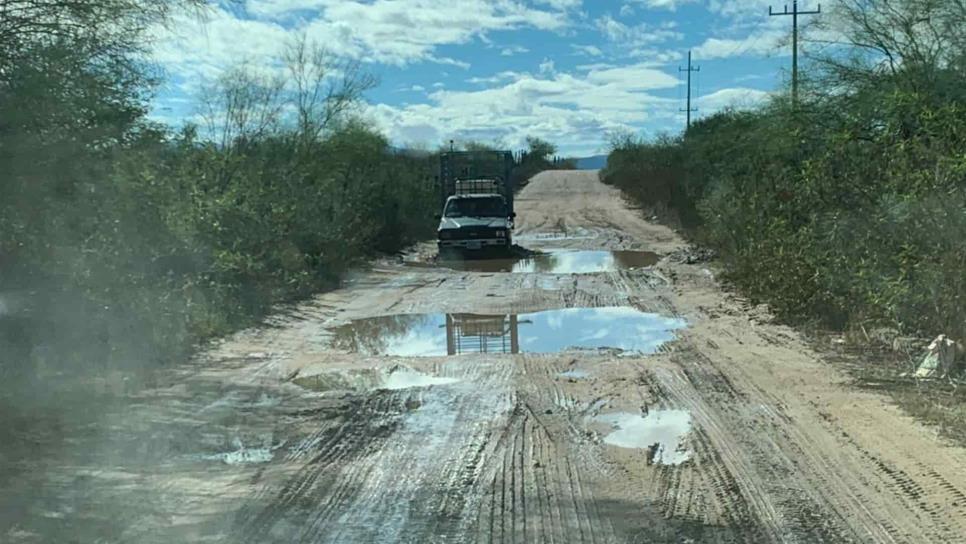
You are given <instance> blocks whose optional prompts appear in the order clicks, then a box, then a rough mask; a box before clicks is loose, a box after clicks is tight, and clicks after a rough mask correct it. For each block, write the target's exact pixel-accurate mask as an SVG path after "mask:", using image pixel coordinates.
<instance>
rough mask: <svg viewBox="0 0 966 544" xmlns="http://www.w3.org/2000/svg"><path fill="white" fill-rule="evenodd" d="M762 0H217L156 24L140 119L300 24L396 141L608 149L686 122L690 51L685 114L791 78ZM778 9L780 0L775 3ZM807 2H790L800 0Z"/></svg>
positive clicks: (779, 23) (186, 114) (782, 39)
mask: <svg viewBox="0 0 966 544" xmlns="http://www.w3.org/2000/svg"><path fill="white" fill-rule="evenodd" d="M769 4H770V3H769V2H768V1H762V0H448V1H445V0H232V1H229V0H221V1H212V5H211V8H210V9H209V10H208V11H207V13H205V14H204V16H202V17H198V16H196V15H184V16H179V17H178V18H177V19H176V20H175V21H174V22H173V24H170V25H168V27H166V28H165V29H158V30H157V31H156V36H155V40H154V45H153V55H154V60H155V61H156V62H157V63H158V64H159V66H160V67H161V68H162V69H163V71H164V74H165V76H166V77H165V83H164V84H162V86H161V87H160V88H159V90H158V92H157V95H156V97H155V98H154V102H153V109H152V117H153V118H154V119H156V120H158V121H163V122H166V123H169V124H171V125H173V126H178V125H180V124H183V123H184V122H185V121H189V120H197V116H198V114H199V111H200V108H199V106H198V104H199V101H200V100H201V98H202V93H203V89H204V88H205V83H207V82H211V81H213V80H215V79H216V78H217V77H218V75H219V74H220V73H222V72H223V71H224V70H225V69H227V68H230V67H232V66H235V65H238V64H241V63H245V64H246V65H249V66H275V65H277V64H278V59H279V57H280V55H281V53H282V51H283V50H284V48H285V46H286V44H288V43H291V41H292V40H293V39H295V38H297V37H298V36H305V37H306V38H307V39H308V40H309V41H310V42H312V43H314V44H317V45H320V46H322V47H324V48H325V49H326V50H327V51H328V52H329V53H330V54H332V55H334V56H338V57H342V58H346V59H353V60H358V61H359V62H360V63H361V65H362V67H363V69H364V70H365V71H367V72H368V73H371V74H373V75H374V76H376V78H377V79H378V81H379V84H378V86H376V87H375V88H373V89H371V90H369V91H367V92H366V94H365V103H364V104H363V105H362V106H361V107H360V108H359V111H358V112H357V113H358V115H360V116H362V117H363V118H365V119H366V120H368V121H369V122H370V123H372V124H373V125H374V126H376V127H377V128H378V129H379V130H381V131H382V132H383V133H384V134H386V135H387V137H388V138H389V139H390V140H391V141H392V142H393V144H394V145H397V146H400V147H406V146H418V147H423V148H435V147H438V146H440V145H443V144H444V143H446V142H448V141H449V140H450V139H455V140H457V141H465V140H474V141H481V142H487V143H493V144H497V145H500V146H502V147H505V148H508V149H520V148H522V147H523V144H524V141H525V138H526V137H527V136H536V137H540V138H543V139H546V140H549V141H551V142H553V143H555V144H556V145H557V146H558V148H559V150H560V153H561V154H564V155H567V156H590V155H595V154H601V153H606V151H607V147H608V142H609V141H610V138H612V137H613V135H615V134H623V133H633V134H636V135H640V136H643V137H645V138H650V137H654V136H656V135H658V134H661V133H677V132H680V131H681V130H682V129H683V128H684V124H685V114H684V113H683V111H682V110H683V109H684V108H685V96H686V88H687V85H686V77H687V73H686V72H682V71H681V70H680V69H681V68H683V67H686V66H687V54H688V51H689V50H691V51H692V55H693V62H694V66H695V67H700V72H695V73H693V76H692V78H693V81H692V88H693V97H694V98H693V107H695V108H697V109H698V111H697V112H695V113H694V114H693V115H694V117H695V118H700V117H701V116H705V115H709V114H711V113H714V112H715V111H719V110H721V109H722V108H725V107H739V108H743V107H753V106H754V105H756V104H760V103H761V102H762V101H764V100H766V99H767V97H768V95H769V93H770V92H774V91H775V90H776V89H778V88H779V87H781V86H782V85H783V84H784V82H785V81H786V80H787V77H788V68H789V66H790V58H791V50H790V46H789V35H790V29H791V18H790V17H769V16H768V7H769ZM774 5H775V7H776V8H778V9H781V4H774ZM813 7H814V6H810V5H808V2H807V1H806V2H804V3H803V5H802V8H803V9H806V8H813Z"/></svg>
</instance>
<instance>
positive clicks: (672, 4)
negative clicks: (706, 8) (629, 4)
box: [634, 0, 698, 11]
mask: <svg viewBox="0 0 966 544" xmlns="http://www.w3.org/2000/svg"><path fill="white" fill-rule="evenodd" d="M634 1H635V2H637V3H639V4H644V5H645V6H647V7H649V8H652V9H669V10H671V11H674V10H676V9H678V6H681V5H683V4H693V3H695V2H697V1H698V0H634Z"/></svg>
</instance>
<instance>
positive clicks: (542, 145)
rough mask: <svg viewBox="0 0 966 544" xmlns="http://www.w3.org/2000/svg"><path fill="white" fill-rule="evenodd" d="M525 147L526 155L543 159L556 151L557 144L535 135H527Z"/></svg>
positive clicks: (546, 158)
mask: <svg viewBox="0 0 966 544" xmlns="http://www.w3.org/2000/svg"><path fill="white" fill-rule="evenodd" d="M527 149H528V151H527V155H529V156H530V157H533V158H536V159H540V160H544V161H546V160H549V159H550V158H551V157H553V156H554V154H556V153H557V146H555V145H553V144H552V143H550V142H548V141H546V140H542V139H540V138H537V137H536V136H527Z"/></svg>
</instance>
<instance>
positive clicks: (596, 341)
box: [333, 307, 687, 357]
mask: <svg viewBox="0 0 966 544" xmlns="http://www.w3.org/2000/svg"><path fill="white" fill-rule="evenodd" d="M685 326H687V323H686V322H685V321H684V320H683V319H679V318H672V317H667V316H662V315H658V314H651V313H645V312H641V311H639V310H636V309H634V308H623V307H616V308H569V309H564V310H552V311H546V312H537V313H531V314H520V315H475V314H420V315H396V316H387V317H375V318H370V319H361V320H356V321H353V322H351V323H349V324H348V325H344V326H342V327H338V328H336V329H334V333H335V336H334V339H333V345H334V346H335V347H337V348H339V349H344V350H347V351H351V352H356V353H363V354H367V355H394V356H401V357H438V356H445V355H459V354H463V353H555V352H559V351H563V350H566V349H568V348H579V349H601V348H612V349H617V350H621V351H625V352H637V353H653V352H655V351H656V350H657V349H658V348H659V347H660V346H661V345H662V344H664V343H665V342H668V341H670V340H673V339H674V331H675V330H677V329H681V328H684V327H685Z"/></svg>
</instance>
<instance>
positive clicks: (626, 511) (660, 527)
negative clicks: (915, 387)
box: [0, 171, 966, 543]
mask: <svg viewBox="0 0 966 544" xmlns="http://www.w3.org/2000/svg"><path fill="white" fill-rule="evenodd" d="M517 211H518V213H519V219H518V226H517V227H518V228H517V232H516V243H517V244H519V245H520V246H522V247H524V248H527V249H529V250H532V251H537V252H540V254H539V255H535V256H533V257H532V258H528V259H521V260H516V261H492V262H482V263H453V264H449V265H447V264H446V263H437V262H436V261H435V248H434V246H433V245H432V244H430V243H426V244H422V245H419V246H417V247H415V248H413V249H412V250H411V251H410V252H409V253H407V254H406V255H405V256H404V257H403V258H401V259H385V260H383V261H379V262H375V263H373V264H372V266H371V268H369V269H367V270H361V271H358V272H356V273H355V274H353V275H352V277H350V278H349V280H348V281H347V282H346V284H345V285H344V286H343V287H342V288H340V289H338V290H336V291H332V292H328V293H325V294H321V295H318V296H316V297H314V298H313V299H311V300H309V301H306V302H304V303H302V304H299V305H297V306H294V307H290V308H285V309H281V310H280V311H279V313H278V314H277V315H275V316H274V317H273V318H272V319H270V320H269V321H268V322H267V323H266V324H265V325H264V326H262V327H259V328H255V329H250V330H246V331H242V332H240V333H238V334H236V335H234V336H233V337H231V338H228V339H225V340H223V341H220V342H218V343H216V344H214V345H212V346H211V347H210V348H209V349H207V350H205V351H203V352H202V353H200V354H199V355H198V356H197V357H196V358H195V359H194V360H192V361H191V362H190V363H185V364H183V365H180V366H178V367H177V368H175V369H173V370H168V371H165V372H163V373H162V375H161V376H160V377H158V378H157V379H156V383H153V384H152V385H151V386H150V387H148V388H146V389H138V390H137V391H134V392H131V393H128V394H125V395H122V398H121V400H119V401H118V402H116V403H112V404H110V405H109V406H105V407H102V408H101V409H100V412H98V414H97V417H96V418H92V417H91V416H90V415H89V414H88V415H85V414H82V413H78V414H73V415H61V416H59V417H58V418H56V419H51V421H50V423H49V424H47V425H45V426H41V427H39V428H37V429H36V430H35V432H36V436H37V438H36V440H37V443H38V444H43V445H46V446H47V447H46V448H44V451H46V452H48V453H47V454H45V455H42V456H36V457H35V458H34V459H31V460H29V461H24V464H23V466H21V467H19V468H18V470H17V471H15V472H10V471H7V472H5V473H4V479H5V481H4V482H3V486H2V488H3V489H5V490H6V491H5V492H4V495H3V497H0V511H2V512H3V513H2V514H0V516H2V518H0V521H2V522H3V525H2V526H0V527H3V529H0V536H2V537H3V538H0V540H2V541H3V542H10V543H34V542H65V543H70V542H84V543H88V542H96V543H108V542H131V543H172V542H184V543H202V542H205V543H208V542H217V543H221V542H225V543H236V542H237V543H295V542H305V543H308V542H312V543H315V542H319V543H322V542H347V543H370V542H412V543H429V542H446V543H471V542H473V543H476V542H481V543H482V542H487V543H489V542H499V543H510V542H518V543H530V542H559V543H565V542H574V543H578V542H580V543H608V542H656V543H663V542H669V543H670V542H718V543H731V542H749V543H751V542H754V543H759V542H765V543H767V542H830V543H840V542H889V543H892V542H910V543H923V542H963V541H964V540H966V453H964V450H963V449H961V448H957V447H953V446H951V445H949V444H947V443H945V442H944V441H943V440H942V439H941V438H940V437H939V436H938V433H937V431H936V430H935V429H931V428H928V427H925V426H923V425H921V424H919V423H917V422H916V421H914V420H912V419H911V418H909V417H907V416H905V415H903V414H902V413H900V412H899V411H898V410H897V409H896V408H895V407H894V406H892V405H891V404H890V403H889V402H888V400H887V399H886V398H885V397H883V396H880V395H879V394H877V393H874V392H869V391H866V390H861V389H858V388H857V387H854V386H853V385H851V383H850V381H849V379H848V378H847V377H846V376H845V375H844V374H843V373H842V371H841V370H840V369H839V367H837V366H835V365H833V364H831V363H829V362H827V361H823V359H822V356H821V355H819V354H818V353H816V351H814V349H812V348H811V347H810V345H809V344H807V343H806V342H805V341H804V339H803V338H802V337H800V336H799V335H798V334H797V333H796V332H795V331H794V330H792V329H790V328H788V327H785V326H782V325H780V324H777V323H775V322H774V321H773V320H772V319H771V318H770V316H769V315H768V314H767V312H765V311H764V310H763V309H761V308H756V307H752V306H750V305H749V304H747V303H746V302H744V301H743V300H741V299H740V298H738V297H736V296H734V295H732V294H729V293H728V292H727V291H726V290H724V289H722V287H721V286H720V284H719V282H718V281H717V279H716V277H715V272H714V270H713V269H712V268H710V267H709V266H710V265H709V264H707V263H700V262H697V263H694V262H692V264H687V261H685V260H682V259H675V258H673V255H675V254H680V253H681V251H682V250H683V249H684V248H685V244H684V242H683V241H682V240H681V238H679V237H678V236H677V235H676V234H675V233H674V232H672V231H671V230H669V229H667V228H665V227H662V226H659V225H656V224H652V223H649V222H647V221H646V220H645V219H644V218H643V217H642V214H641V212H640V211H638V210H634V209H631V208H630V207H629V206H628V205H627V204H626V203H625V201H624V200H623V199H622V198H621V195H620V193H619V192H618V191H617V190H615V189H613V188H610V187H607V186H605V185H603V184H601V183H600V182H599V181H598V179H597V174H596V172H588V171H577V172H545V173H543V174H540V175H538V176H537V177H536V178H534V179H533V180H532V181H531V183H530V184H529V185H528V186H527V187H526V188H525V189H524V190H523V191H522V193H521V194H520V195H519V198H518V200H517ZM51 451H53V452H54V453H49V452H51ZM24 457H25V458H28V459H29V456H24Z"/></svg>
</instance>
